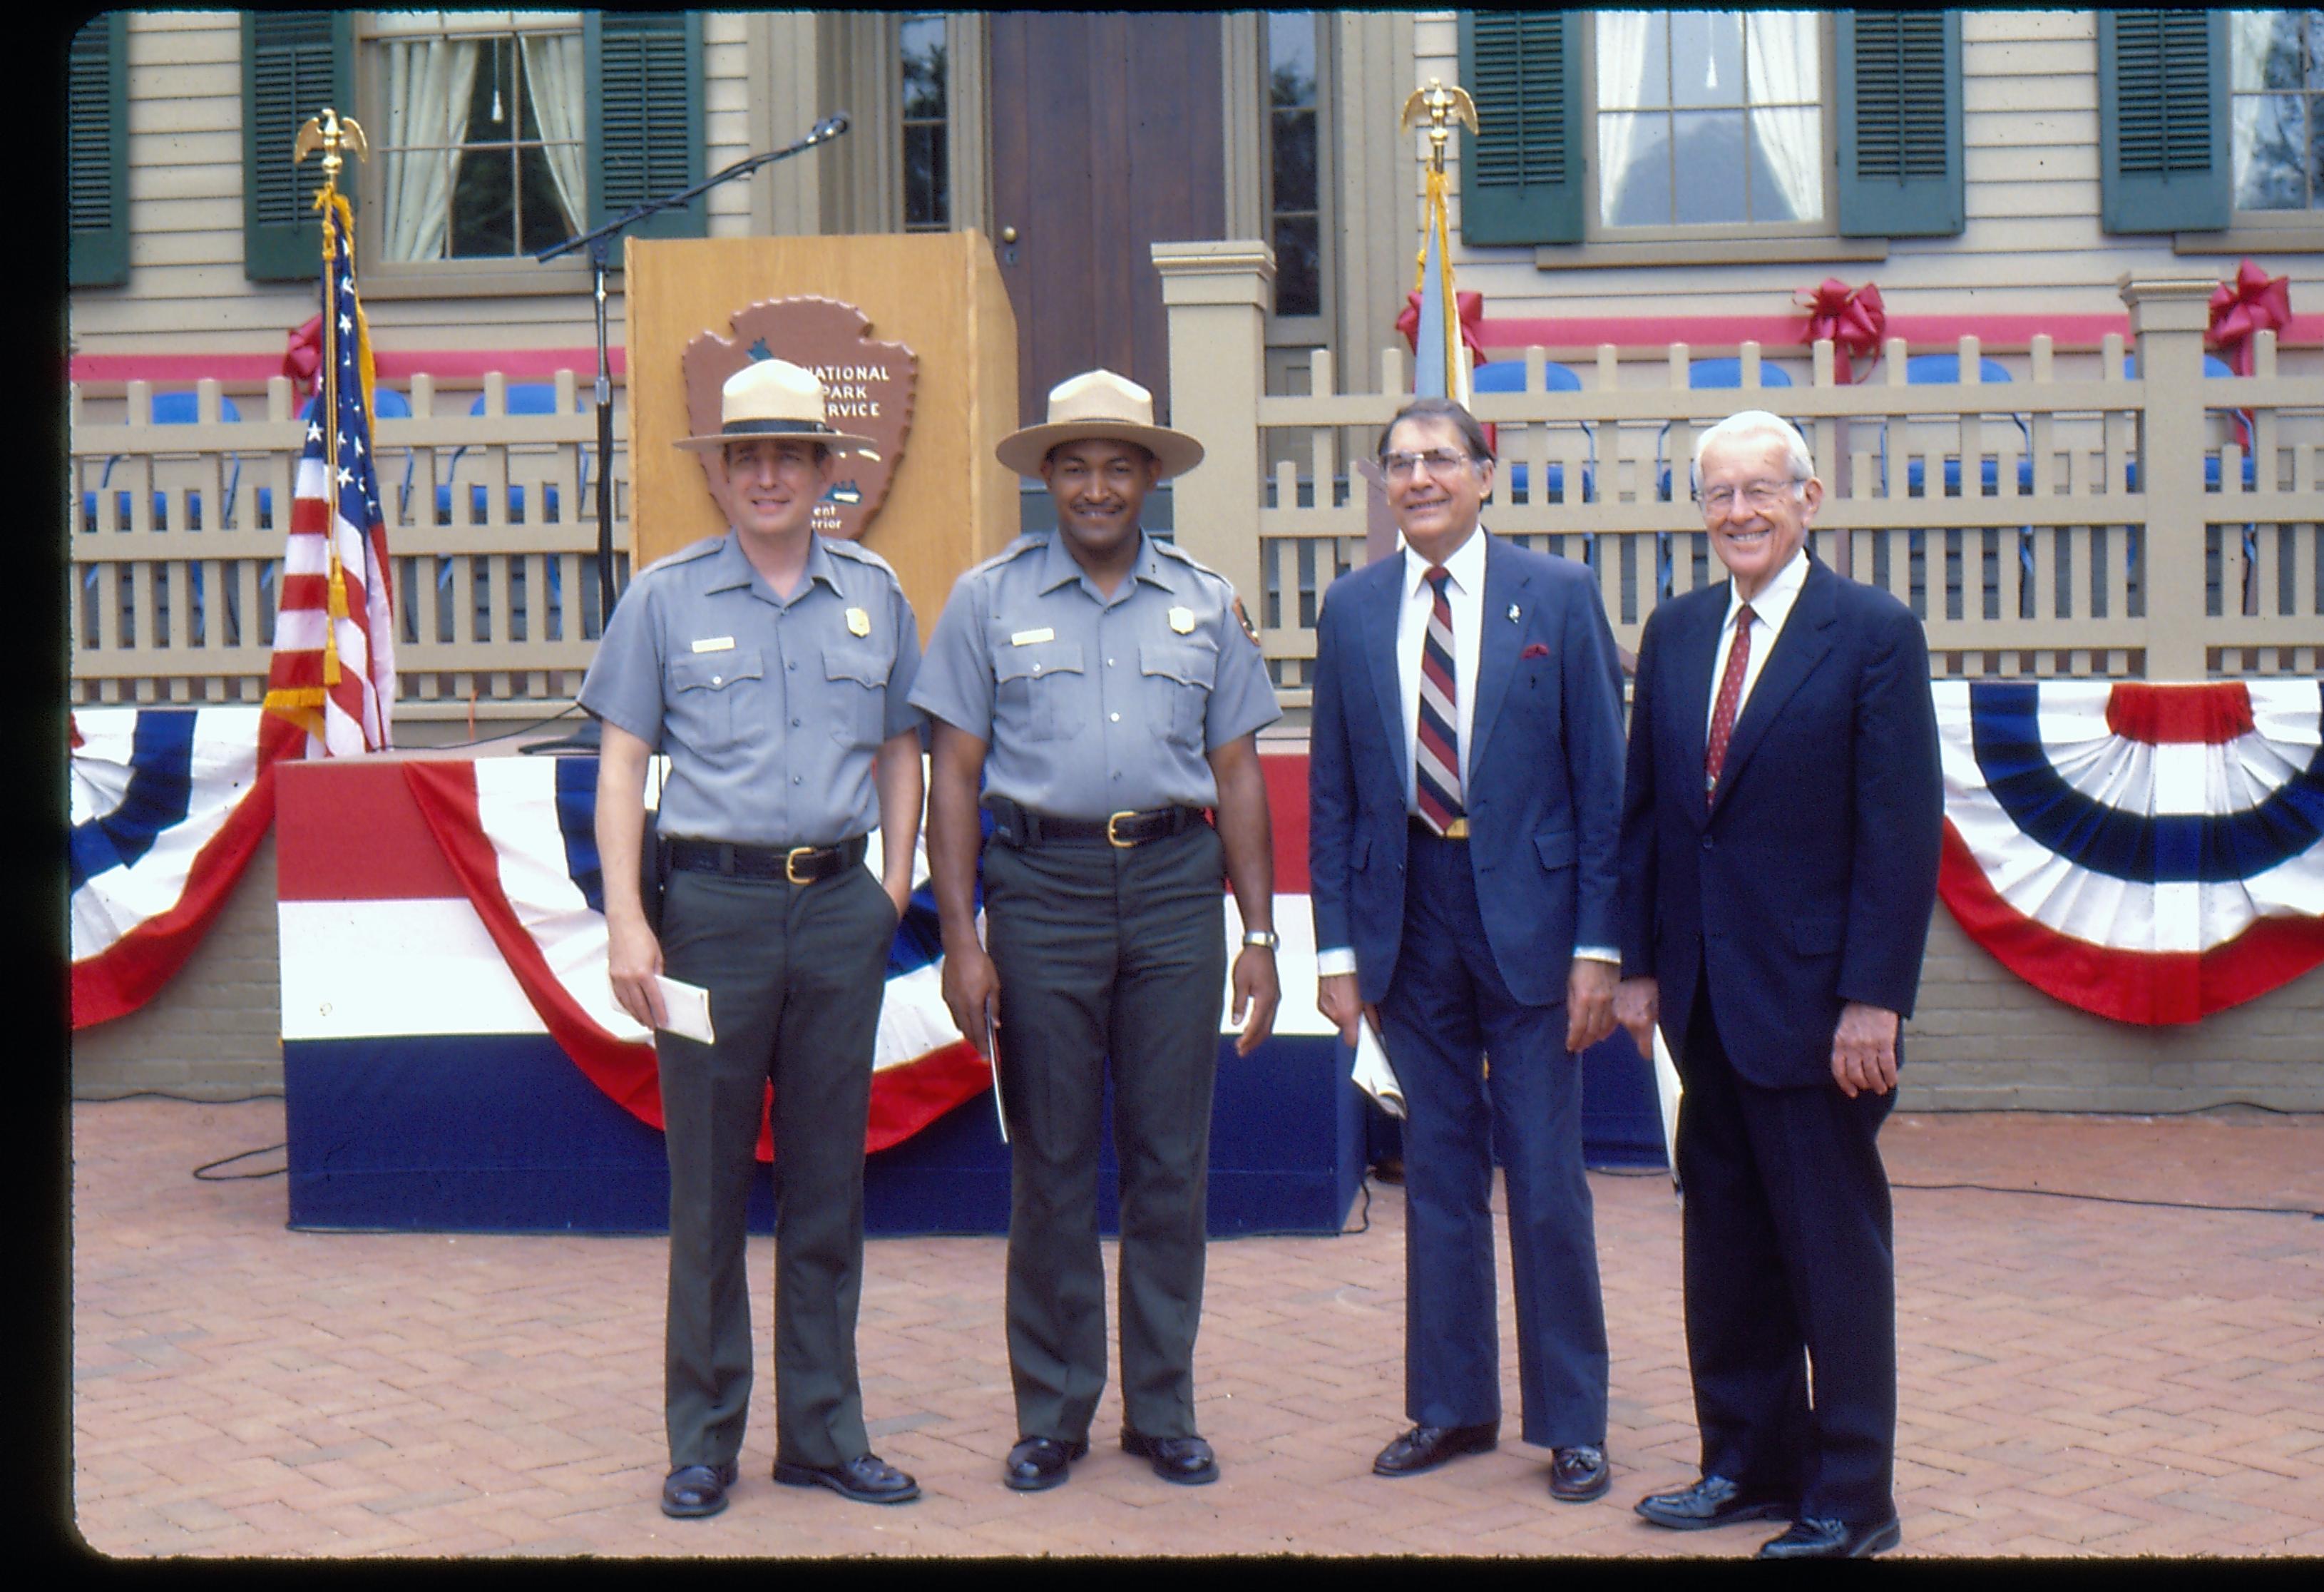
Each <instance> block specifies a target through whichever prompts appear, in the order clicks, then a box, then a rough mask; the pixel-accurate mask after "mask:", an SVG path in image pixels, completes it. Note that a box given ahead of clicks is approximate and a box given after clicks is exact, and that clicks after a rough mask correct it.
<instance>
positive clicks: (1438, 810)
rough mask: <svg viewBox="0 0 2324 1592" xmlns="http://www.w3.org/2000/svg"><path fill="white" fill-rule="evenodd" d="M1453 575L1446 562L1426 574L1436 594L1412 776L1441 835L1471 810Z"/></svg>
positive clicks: (1423, 652)
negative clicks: (1464, 774) (1466, 794)
mask: <svg viewBox="0 0 2324 1592" xmlns="http://www.w3.org/2000/svg"><path fill="white" fill-rule="evenodd" d="M1451 578H1452V575H1451V573H1450V572H1449V571H1447V570H1446V569H1443V567H1442V566H1439V567H1438V568H1436V569H1431V570H1429V571H1428V574H1427V576H1426V579H1427V581H1428V584H1429V585H1430V586H1431V587H1432V588H1434V590H1435V594H1436V597H1435V602H1434V606H1431V607H1430V609H1429V611H1428V635H1427V638H1426V639H1425V641H1423V642H1422V643H1421V647H1420V733H1419V736H1417V740H1418V743H1419V744H1418V745H1417V746H1416V748H1415V752H1416V757H1415V767H1414V778H1413V794H1414V796H1415V798H1416V803H1417V805H1418V806H1419V808H1420V818H1421V821H1422V822H1424V823H1425V824H1426V825H1427V826H1428V827H1429V828H1431V829H1434V831H1435V832H1436V833H1437V834H1439V835H1445V834H1450V833H1452V828H1453V826H1454V825H1455V824H1456V823H1458V822H1459V821H1460V820H1461V819H1462V816H1463V814H1464V812H1465V809H1463V808H1462V805H1461V730H1460V724H1461V712H1460V702H1461V696H1460V686H1459V684H1458V682H1457V680H1456V677H1455V676H1454V674H1453V672H1452V603H1451V601H1450V600H1449V599H1447V597H1445V595H1444V583H1445V582H1446V581H1447V580H1450V579H1451Z"/></svg>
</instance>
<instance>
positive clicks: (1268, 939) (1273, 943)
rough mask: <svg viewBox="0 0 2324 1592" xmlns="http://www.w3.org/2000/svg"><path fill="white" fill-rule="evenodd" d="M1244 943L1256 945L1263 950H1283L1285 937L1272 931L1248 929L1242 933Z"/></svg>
mask: <svg viewBox="0 0 2324 1592" xmlns="http://www.w3.org/2000/svg"><path fill="white" fill-rule="evenodd" d="M1242 942H1243V943H1244V944H1245V945H1255V946H1257V947H1258V948H1259V949H1261V950H1270V951H1271V950H1277V949H1281V948H1282V945H1283V936H1281V935H1280V934H1277V932H1276V931H1275V930H1272V929H1246V930H1243V931H1242Z"/></svg>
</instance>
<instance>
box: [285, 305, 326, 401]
mask: <svg viewBox="0 0 2324 1592" xmlns="http://www.w3.org/2000/svg"><path fill="white" fill-rule="evenodd" d="M322 363H323V318H322V316H321V315H320V314H319V313H318V314H315V315H310V316H309V317H308V318H307V319H306V320H305V322H304V323H302V324H301V325H300V326H297V327H294V328H293V329H291V336H290V341H289V346H288V347H285V348H284V349H283V350H282V374H283V375H287V376H289V377H290V378H291V380H292V381H294V382H296V383H298V384H299V385H300V388H301V389H302V390H303V389H304V388H306V387H307V386H308V385H309V384H310V383H312V382H313V381H314V379H315V372H316V370H317V369H318V368H319V367H320V366H321V365H322Z"/></svg>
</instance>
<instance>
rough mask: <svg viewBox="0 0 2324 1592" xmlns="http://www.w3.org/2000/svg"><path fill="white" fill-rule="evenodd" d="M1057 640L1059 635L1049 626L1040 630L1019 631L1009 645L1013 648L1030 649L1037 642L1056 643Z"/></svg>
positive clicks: (1011, 638)
mask: <svg viewBox="0 0 2324 1592" xmlns="http://www.w3.org/2000/svg"><path fill="white" fill-rule="evenodd" d="M1056 639H1057V633H1056V631H1055V630H1054V629H1052V628H1051V627H1049V626H1048V625H1043V626H1041V628H1040V629H1038V630H1020V631H1019V632H1018V633H1017V634H1015V635H1012V636H1010V638H1009V644H1010V646H1012V647H1029V646H1031V645H1032V644H1033V643H1036V642H1046V641H1055V640H1056Z"/></svg>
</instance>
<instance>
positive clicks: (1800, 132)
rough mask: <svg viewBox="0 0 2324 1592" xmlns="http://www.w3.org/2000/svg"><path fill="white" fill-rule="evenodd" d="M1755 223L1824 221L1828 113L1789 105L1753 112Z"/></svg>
mask: <svg viewBox="0 0 2324 1592" xmlns="http://www.w3.org/2000/svg"><path fill="white" fill-rule="evenodd" d="M1751 218H1752V219H1753V220H1755V221H1821V220H1822V219H1823V113H1822V112H1821V110H1818V109H1815V108H1812V107H1811V106H1784V107H1783V108H1781V109H1776V110H1755V111H1753V112H1752V113H1751Z"/></svg>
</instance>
